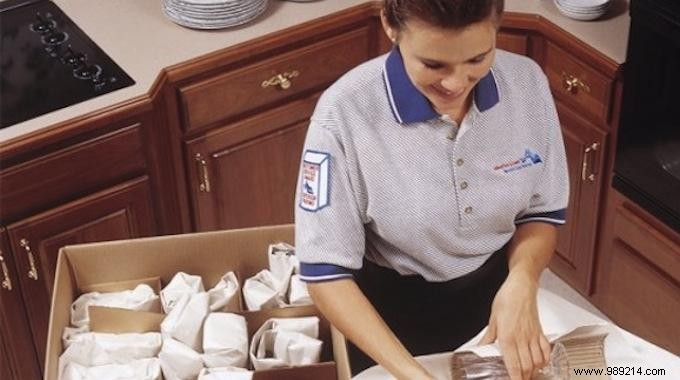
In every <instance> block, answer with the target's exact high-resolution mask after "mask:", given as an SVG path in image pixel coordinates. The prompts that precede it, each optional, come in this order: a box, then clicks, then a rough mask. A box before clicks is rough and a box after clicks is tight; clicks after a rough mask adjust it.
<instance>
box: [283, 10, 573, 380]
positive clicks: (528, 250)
mask: <svg viewBox="0 0 680 380" xmlns="http://www.w3.org/2000/svg"><path fill="white" fill-rule="evenodd" d="M502 12H503V1H502V0H385V1H384V7H383V11H382V14H381V18H382V23H383V27H384V29H385V32H386V33H387V35H388V37H389V38H390V39H392V41H394V44H395V45H394V48H393V50H392V51H391V52H390V53H389V54H387V55H385V56H382V57H378V58H376V59H374V60H371V61H369V62H367V63H364V64H362V65H360V66H359V67H357V68H355V69H354V70H352V71H350V72H349V73H347V74H346V75H345V76H344V77H343V78H341V79H340V80H338V81H337V82H336V83H335V84H334V85H333V86H331V87H330V88H329V89H328V90H327V91H326V92H325V93H324V94H323V96H322V97H321V99H320V100H319V103H318V105H317V107H316V110H315V112H314V115H313V116H312V119H311V125H310V127H309V130H308V133H307V139H306V141H305V152H304V154H303V159H302V168H301V175H300V182H299V188H298V197H297V200H296V221H295V223H296V226H295V227H296V252H297V255H298V257H299V258H300V260H301V262H302V264H301V274H302V277H303V279H304V280H305V281H307V282H308V286H309V291H310V293H311V295H312V297H313V299H314V301H315V303H316V304H317V306H318V307H319V309H320V310H321V312H322V313H323V314H324V315H325V316H326V317H327V318H328V320H329V321H330V322H331V323H333V324H334V325H335V326H336V327H337V328H338V329H339V330H340V331H342V332H343V333H344V334H345V336H346V337H347V338H348V339H349V340H350V341H351V342H353V343H354V344H355V345H356V346H351V347H350V348H351V349H350V363H351V365H352V371H353V372H354V373H356V372H358V371H360V370H362V369H364V368H366V367H368V366H370V365H372V364H374V361H375V362H377V363H378V364H381V365H382V366H383V367H385V368H386V369H387V370H388V371H389V372H390V373H392V374H393V375H394V376H395V377H397V378H399V379H410V380H413V379H431V378H432V377H431V375H430V374H428V373H427V371H426V370H425V369H424V368H423V367H422V366H420V365H419V364H418V363H417V362H416V361H415V360H414V359H413V356H412V355H422V354H428V353H433V352H442V351H451V350H454V349H455V348H457V347H458V346H460V345H461V344H463V343H465V342H466V341H467V340H469V339H471V338H472V337H473V336H475V335H476V334H477V333H478V332H479V331H480V330H481V329H482V328H484V327H485V326H487V325H488V330H487V332H486V335H485V336H484V337H483V338H482V341H481V343H492V342H494V341H498V343H499V345H500V348H501V350H502V353H503V358H504V361H505V364H506V367H507V368H508V371H509V373H510V375H511V378H513V379H527V378H529V377H530V376H531V373H532V371H533V370H534V369H537V368H540V367H542V366H543V365H544V363H546V362H547V360H548V358H549V353H550V346H549V344H548V342H547V340H546V338H545V336H544V335H543V333H542V330H541V326H540V323H539V319H538V311H537V305H536V297H537V288H538V279H539V275H540V273H541V271H542V270H543V269H544V268H545V267H546V265H547V264H548V262H549V261H550V258H551V256H552V254H553V252H554V249H555V244H556V227H555V225H558V224H562V223H564V215H565V208H566V205H567V197H568V178H567V169H566V161H565V154H564V145H563V141H562V136H561V134H560V127H559V123H558V119H557V114H556V111H555V106H554V103H553V100H552V97H551V94H550V90H549V88H548V84H547V81H546V78H545V76H544V74H543V73H542V72H541V70H540V68H539V67H538V66H537V65H536V64H535V63H533V62H532V61H531V60H529V59H527V58H525V57H521V56H518V55H515V54H511V53H508V52H504V51H500V50H496V33H497V30H498V26H499V22H500V18H501V14H502ZM357 348H358V349H357ZM362 352H363V353H365V354H366V355H367V356H366V355H364V354H363V353H362ZM369 357H370V358H371V359H372V360H371V359H369Z"/></svg>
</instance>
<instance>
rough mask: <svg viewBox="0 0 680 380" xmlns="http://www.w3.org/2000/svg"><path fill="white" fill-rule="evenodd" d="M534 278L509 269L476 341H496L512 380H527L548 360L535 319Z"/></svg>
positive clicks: (535, 294)
mask: <svg viewBox="0 0 680 380" xmlns="http://www.w3.org/2000/svg"><path fill="white" fill-rule="evenodd" d="M537 293H538V281H537V280H536V279H535V278H532V276H530V275H528V274H526V273H523V272H521V271H518V272H514V273H513V271H511V272H510V274H509V276H508V278H507V279H506V280H505V282H504V283H503V285H502V286H501V287H500V289H499V290H498V293H496V297H495V298H494V301H493V304H492V306H491V317H490V319H489V326H488V329H487V331H486V334H485V335H484V336H483V337H482V339H481V340H480V342H479V344H480V345H484V344H491V343H493V342H494V341H496V340H498V344H499V346H500V349H501V352H502V354H503V361H504V362H505V366H506V368H507V370H508V374H509V375H510V378H511V379H512V380H519V379H530V378H531V375H532V373H533V372H534V370H537V369H539V368H542V367H543V366H545V365H546V364H547V363H548V361H549V359H550V344H549V343H548V340H547V339H546V337H545V335H543V330H542V329H541V324H540V321H539V319H538V306H537V300H536V297H537Z"/></svg>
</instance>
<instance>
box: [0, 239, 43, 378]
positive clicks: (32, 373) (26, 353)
mask: <svg viewBox="0 0 680 380" xmlns="http://www.w3.org/2000/svg"><path fill="white" fill-rule="evenodd" d="M0 351H1V352H0V375H2V377H1V378H2V379H16V380H34V379H39V378H40V377H41V372H40V364H39V360H38V355H37V352H36V349H35V346H34V345H33V339H32V336H31V327H30V325H29V323H28V317H27V315H26V311H25V308H24V300H23V296H22V294H21V284H20V281H19V277H18V274H17V271H16V267H15V261H14V254H13V252H12V251H11V250H10V245H9V240H7V233H6V231H5V229H4V228H0Z"/></svg>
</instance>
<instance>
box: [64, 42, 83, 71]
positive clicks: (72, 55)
mask: <svg viewBox="0 0 680 380" xmlns="http://www.w3.org/2000/svg"><path fill="white" fill-rule="evenodd" d="M60 59H61V62H63V63H65V64H67V65H70V66H73V67H80V66H82V65H84V64H85V62H86V61H87V55H86V54H85V53H81V52H77V51H73V49H72V48H71V45H69V46H68V48H67V49H66V51H65V52H64V54H62V55H61V57H60Z"/></svg>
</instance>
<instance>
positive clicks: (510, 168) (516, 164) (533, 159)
mask: <svg viewBox="0 0 680 380" xmlns="http://www.w3.org/2000/svg"><path fill="white" fill-rule="evenodd" d="M541 162H543V160H542V159H541V156H539V155H538V153H536V152H534V151H532V150H531V149H528V148H527V149H525V150H524V155H523V156H522V157H520V158H519V159H518V160H515V161H511V162H507V163H504V164H500V165H496V166H494V168H493V170H502V171H503V172H505V173H510V172H514V171H516V170H520V169H524V168H528V167H529V166H532V165H536V164H540V163H541Z"/></svg>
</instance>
